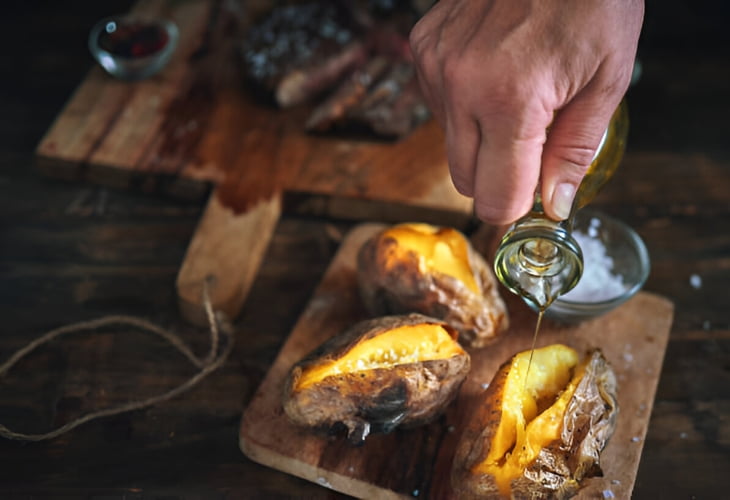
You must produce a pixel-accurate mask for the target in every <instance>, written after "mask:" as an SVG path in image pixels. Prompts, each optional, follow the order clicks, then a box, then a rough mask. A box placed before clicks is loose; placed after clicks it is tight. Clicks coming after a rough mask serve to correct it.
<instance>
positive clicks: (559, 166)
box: [541, 95, 620, 220]
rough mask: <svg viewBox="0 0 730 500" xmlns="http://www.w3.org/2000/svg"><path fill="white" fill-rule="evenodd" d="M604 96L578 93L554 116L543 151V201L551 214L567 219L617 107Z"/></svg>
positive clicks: (560, 218)
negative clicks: (580, 94) (577, 95)
mask: <svg viewBox="0 0 730 500" xmlns="http://www.w3.org/2000/svg"><path fill="white" fill-rule="evenodd" d="M619 102H620V98H619V100H618V101H616V102H614V101H613V99H610V98H607V96H605V95H590V96H579V97H576V98H575V99H574V100H573V101H571V102H570V103H569V104H568V105H566V106H565V107H564V108H563V109H561V110H560V112H559V113H558V114H557V116H556V117H555V120H554V121H553V124H552V126H551V127H550V131H549V132H548V135H547V140H546V141H545V146H544V148H543V152H542V172H541V182H542V200H543V207H544V209H545V212H546V213H547V215H548V217H550V218H551V219H555V220H563V219H567V218H568V216H569V215H570V210H571V207H572V204H573V199H574V198H575V194H576V192H577V190H578V187H579V186H580V183H581V181H582V180H583V177H584V176H585V173H586V171H587V170H588V167H589V166H590V164H591V161H592V160H593V158H594V156H595V154H596V150H597V149H598V146H599V144H600V143H601V139H602V138H603V134H604V133H605V131H606V128H607V127H608V122H609V120H610V119H611V115H612V114H613V112H614V110H615V109H616V106H618V103H619Z"/></svg>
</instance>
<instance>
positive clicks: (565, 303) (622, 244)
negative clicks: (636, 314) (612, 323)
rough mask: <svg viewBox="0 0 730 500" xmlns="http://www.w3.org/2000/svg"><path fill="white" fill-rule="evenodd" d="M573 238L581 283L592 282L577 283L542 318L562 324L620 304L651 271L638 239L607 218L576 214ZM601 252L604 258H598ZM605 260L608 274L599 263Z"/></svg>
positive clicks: (592, 213) (590, 212) (583, 212)
mask: <svg viewBox="0 0 730 500" xmlns="http://www.w3.org/2000/svg"><path fill="white" fill-rule="evenodd" d="M573 236H574V237H575V238H576V240H577V241H578V243H579V244H581V242H583V244H582V245H581V246H582V250H583V254H584V255H583V260H584V269H583V276H582V277H581V280H592V281H593V282H592V283H591V282H590V281H587V282H585V283H583V284H581V281H579V282H578V285H576V287H575V288H574V289H573V290H571V291H570V292H568V293H567V294H565V295H563V296H561V297H558V298H557V299H556V300H555V302H553V303H552V304H551V305H550V307H548V308H547V310H546V311H545V317H548V318H551V319H553V320H557V321H560V322H564V323H578V322H581V321H585V320H588V319H591V318H595V317H597V316H600V315H602V314H605V313H607V312H608V311H611V310H612V309H615V308H616V307H618V306H619V305H621V304H623V303H624V302H626V301H627V300H628V299H630V298H631V297H633V296H634V295H636V293H637V292H638V291H639V290H641V288H642V287H643V286H644V283H646V280H647V278H648V277H649V270H650V268H651V265H650V261H649V252H648V251H647V249H646V245H645V244H644V241H643V240H642V239H641V237H640V236H639V235H638V234H637V233H636V231H634V230H633V229H631V228H630V227H629V226H627V225H626V224H624V223H623V222H621V221H619V220H618V219H614V218H613V217H610V216H608V215H606V214H603V213H601V212H598V211H595V210H590V209H583V210H580V211H578V212H577V213H576V215H575V219H574V225H573ZM586 239H587V240H586ZM591 240H593V241H591ZM598 242H600V243H598ZM596 249H597V250H598V251H594V250H596ZM603 249H605V254H604V255H600V254H601V253H602V252H603V251H604V250H603ZM608 259H610V261H612V268H611V269H610V271H609V270H608V265H603V264H602V263H601V262H603V263H607V261H608ZM591 267H593V269H591ZM609 273H610V275H609ZM618 277H620V279H619V278H618Z"/></svg>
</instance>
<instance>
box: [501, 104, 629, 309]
mask: <svg viewBox="0 0 730 500" xmlns="http://www.w3.org/2000/svg"><path fill="white" fill-rule="evenodd" d="M628 128H629V118H628V110H627V107H626V103H625V101H622V102H621V104H620V105H619V106H618V108H617V109H616V111H615V112H614V114H613V116H612V117H611V120H610V122H609V125H608V128H607V129H606V132H605V133H604V135H603V138H602V140H601V143H600V145H599V146H598V149H597V150H596V154H595V156H594V157H593V161H592V162H591V165H590V167H589V168H588V171H587V173H586V175H585V177H584V178H583V181H582V182H581V185H580V186H579V188H578V191H577V193H576V196H575V199H574V200H573V207H572V209H571V215H570V217H568V219H566V220H564V221H560V222H557V221H554V220H552V219H550V218H549V217H548V216H547V215H546V214H545V211H544V209H543V205H542V198H541V196H540V194H539V192H538V193H536V194H535V200H534V203H533V207H532V210H530V212H529V213H528V214H527V215H525V216H524V217H522V218H521V219H519V220H518V221H517V222H515V223H514V224H513V225H512V226H511V227H510V228H509V229H508V230H507V232H506V233H505V235H504V236H503V238H502V240H501V242H500V245H499V248H498V249H497V253H496V256H495V260H494V271H495V274H496V275H497V278H498V279H499V280H500V282H502V284H504V285H505V286H506V287H507V288H508V289H509V290H510V291H512V292H513V293H516V294H518V295H519V296H520V297H522V299H523V300H524V301H525V302H526V303H527V304H528V305H529V306H530V307H531V308H533V309H535V310H537V311H538V312H540V313H541V312H543V311H544V310H545V309H547V307H548V306H549V305H550V304H552V302H553V301H554V300H555V299H556V298H557V297H559V296H560V295H562V294H564V293H567V292H568V291H570V290H571V289H572V288H573V287H574V286H575V285H576V284H577V283H578V280H579V279H580V277H581V275H582V274H583V254H582V252H581V249H580V246H579V245H578V243H577V242H576V241H575V239H574V238H573V237H572V236H571V232H572V224H573V216H574V214H575V212H576V210H578V209H580V208H582V207H584V206H585V205H587V204H588V203H589V202H590V201H591V200H592V199H593V198H594V197H595V195H596V194H597V193H598V191H599V190H600V189H601V188H602V187H603V185H604V184H605V183H606V182H607V181H608V180H609V179H610V178H611V177H612V176H613V173H614V172H615V171H616V168H617V167H618V165H619V163H620V162H621V159H622V158H623V154H624V150H625V149H626V138H627V135H628ZM538 191H539V190H538Z"/></svg>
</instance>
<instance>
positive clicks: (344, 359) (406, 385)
mask: <svg viewBox="0 0 730 500" xmlns="http://www.w3.org/2000/svg"><path fill="white" fill-rule="evenodd" d="M457 335H458V332H457V331H456V330H455V329H454V328H453V327H451V326H449V325H448V324H447V323H444V322H442V321H439V320H436V319H433V318H428V317H426V316H423V315H420V314H409V315H402V316H385V317H379V318H375V319H370V320H365V321H362V322H360V323H357V324H355V325H354V326H352V327H351V328H349V329H347V330H346V331H344V332H343V333H341V334H339V335H336V336H335V337H332V338H331V339H329V340H327V341H326V342H324V343H323V344H322V345H321V346H319V347H318V348H317V349H315V350H314V351H313V352H312V353H311V354H309V355H308V356H307V357H306V358H304V359H303V360H301V361H299V362H298V363H296V364H295V365H294V366H293V367H292V369H291V370H290V372H289V374H288V377H287V379H286V381H285V385H284V393H283V406H284V410H285V412H286V414H287V415H288V417H289V418H290V419H291V420H292V421H293V422H295V423H298V424H301V425H304V426H307V427H311V428H328V429H336V428H337V427H338V426H341V425H344V426H345V427H346V428H347V435H348V438H349V440H350V441H351V442H352V443H354V444H359V443H362V442H363V441H364V440H365V438H366V437H367V436H368V434H369V433H370V432H371V431H372V432H384V433H387V432H390V431H392V430H393V429H394V428H395V427H397V426H415V425H419V424H425V423H428V422H429V421H431V420H432V419H434V418H435V417H437V416H438V415H439V414H440V413H441V412H442V411H443V410H444V409H445V407H446V406H447V405H448V404H449V403H450V402H451V401H452V400H453V399H454V398H455V397H456V394H457V392H458V390H459V387H460V386H461V384H462V383H463V381H464V379H465V378H466V375H467V373H468V371H469V368H470V357H469V354H468V353H467V352H466V351H464V349H463V348H462V346H461V345H460V344H459V343H458V341H457V340H456V336H457Z"/></svg>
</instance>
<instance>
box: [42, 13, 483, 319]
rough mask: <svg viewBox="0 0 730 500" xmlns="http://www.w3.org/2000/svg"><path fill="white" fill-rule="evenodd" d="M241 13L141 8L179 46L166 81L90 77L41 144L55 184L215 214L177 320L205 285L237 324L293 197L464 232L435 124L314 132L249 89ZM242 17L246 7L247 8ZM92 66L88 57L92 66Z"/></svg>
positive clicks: (189, 261)
mask: <svg viewBox="0 0 730 500" xmlns="http://www.w3.org/2000/svg"><path fill="white" fill-rule="evenodd" d="M233 5H238V4H237V3H236V2H220V1H214V0H186V1H184V2H183V1H180V2H170V1H166V0H151V1H142V2H139V3H138V4H137V5H136V6H135V8H134V9H133V11H134V12H136V13H139V14H144V15H152V16H161V17H165V18H169V19H171V20H173V21H175V22H176V23H177V25H178V27H179V29H180V42H179V44H178V47H177V49H176V52H175V53H174V55H173V58H172V60H171V61H170V63H169V64H168V66H167V67H166V68H165V69H164V70H163V71H162V72H161V73H159V74H158V75H155V76H154V77H152V78H149V79H147V80H144V81H140V82H135V83H129V82H123V81H119V80H115V79H114V78H112V77H111V76H109V75H107V74H106V73H105V72H104V71H103V70H102V69H101V68H100V67H94V68H93V69H92V70H91V71H90V72H89V74H88V75H87V77H86V79H85V80H84V81H83V82H82V83H81V85H80V86H79V87H78V89H77V90H76V92H75V93H74V95H73V96H72V97H71V99H70V100H69V102H68V103H67V104H66V106H65V107H64V109H63V110H62V112H61V114H60V115H59V116H58V117H57V118H56V120H55V122H54V123H53V125H52V126H51V128H50V129H49V130H48V132H47V133H46V134H45V136H44V137H43V139H42V140H41V142H40V144H39V145H38V147H37V150H36V154H37V163H38V165H39V167H40V169H41V170H42V171H43V172H45V173H46V174H48V175H51V176H55V177H63V178H70V179H83V180H87V181H90V182H94V183H99V184H103V185H107V186H113V187H117V188H134V189H141V190H144V191H148V192H152V193H165V194H171V195H175V196H183V197H194V198H195V197H202V196H204V195H207V193H208V192H209V190H210V186H214V191H213V193H212V195H210V198H209V201H208V206H207V208H206V211H205V213H204V215H203V217H202V219H201V222H200V225H199V227H198V229H197V230H196V233H195V235H194V236H193V239H192V241H191V243H190V246H189V249H188V252H187V255H186V257H185V261H184V262H183V265H182V266H181V270H180V274H179V276H178V279H177V290H178V294H179V296H180V303H181V306H182V312H183V314H185V315H186V317H188V318H189V319H191V320H193V321H197V320H203V322H204V314H203V311H202V308H201V304H202V294H201V290H202V284H203V282H204V281H206V280H208V281H209V282H210V283H211V284H212V287H211V294H212V302H213V305H214V307H215V308H216V309H217V310H220V311H223V312H226V313H228V315H229V316H235V315H236V314H237V312H238V309H239V308H240V306H241V305H242V302H243V300H244V299H245V297H246V294H247V293H248V288H249V286H250V284H251V283H252V281H253V279H254V277H255V275H256V272H257V270H258V265H259V262H260V260H261V258H262V257H263V254H264V252H265V250H266V248H267V245H268V241H269V238H270V236H271V233H272V232H273V230H274V227H275V225H276V223H277V222H278V219H279V216H280V214H281V211H282V203H283V202H284V200H285V195H296V196H288V197H286V199H293V200H295V202H293V203H290V204H289V205H287V206H288V207H295V208H296V209H297V210H299V211H302V212H306V213H315V214H319V215H330V216H339V217H347V218H350V219H358V218H359V219H366V218H377V219H378V220H386V221H395V220H404V219H409V218H418V219H421V220H423V219H427V220H433V221H434V222H441V223H449V224H457V223H459V221H461V223H465V222H466V221H468V219H469V216H470V215H471V206H472V205H471V201H470V200H469V199H467V198H465V197H463V196H461V195H460V194H459V193H458V192H456V190H455V189H454V187H453V185H452V183H451V179H450V176H449V172H448V165H447V162H446V154H445V147H444V140H443V136H442V132H441V130H440V128H439V127H438V125H437V124H436V123H435V122H433V121H431V122H428V123H426V124H424V125H422V126H421V127H419V128H418V129H416V130H415V131H414V132H413V133H412V134H410V135H409V136H407V137H405V138H403V139H402V140H400V141H397V142H389V141H379V140H373V139H372V138H370V139H366V138H362V137H342V136H340V137H333V136H323V135H312V134H307V133H306V132H305V131H304V122H305V119H306V116H307V113H308V111H309V109H308V108H307V107H306V106H302V107H299V108H296V109H290V110H286V111H281V110H277V109H274V108H273V107H271V106H269V105H267V104H265V103H262V102H261V101H260V100H257V99H256V98H254V97H253V95H252V94H251V93H250V92H249V91H247V89H246V87H245V85H244V77H243V75H242V74H241V72H240V67H239V66H240V65H239V62H238V60H237V57H238V54H237V41H238V40H240V38H241V36H243V33H244V32H245V29H246V28H245V27H246V23H247V22H248V19H249V16H248V13H247V12H245V11H235V10H231V6H233ZM241 9H243V7H241ZM90 57H91V56H90Z"/></svg>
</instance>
